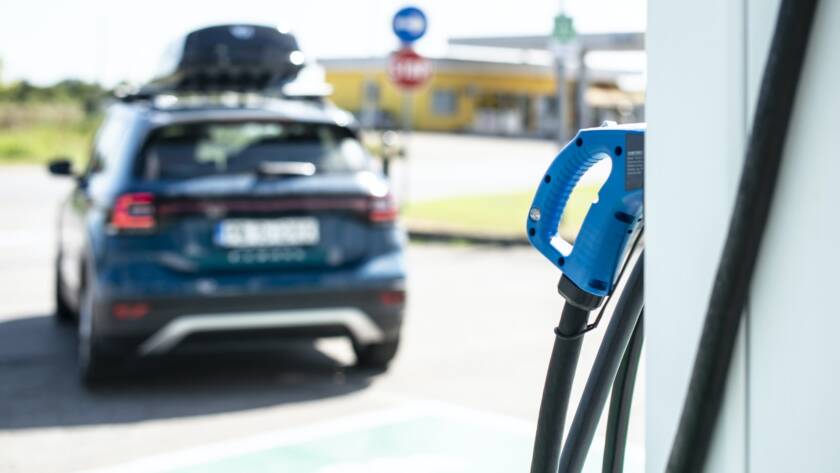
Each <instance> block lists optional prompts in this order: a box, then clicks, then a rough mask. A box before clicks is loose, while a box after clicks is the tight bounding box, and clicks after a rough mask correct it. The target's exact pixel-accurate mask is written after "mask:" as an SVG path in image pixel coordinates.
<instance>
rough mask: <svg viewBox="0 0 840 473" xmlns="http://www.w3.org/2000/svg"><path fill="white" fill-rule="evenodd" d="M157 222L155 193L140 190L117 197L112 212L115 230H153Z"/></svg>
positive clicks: (112, 223) (112, 224) (112, 225)
mask: <svg viewBox="0 0 840 473" xmlns="http://www.w3.org/2000/svg"><path fill="white" fill-rule="evenodd" d="M155 224H156V222H155V197H154V195H152V194H149V193H147V192H138V193H132V194H123V195H121V196H119V197H117V201H116V203H114V211H113V213H112V214H111V227H112V228H113V229H114V230H152V229H154V228H155Z"/></svg>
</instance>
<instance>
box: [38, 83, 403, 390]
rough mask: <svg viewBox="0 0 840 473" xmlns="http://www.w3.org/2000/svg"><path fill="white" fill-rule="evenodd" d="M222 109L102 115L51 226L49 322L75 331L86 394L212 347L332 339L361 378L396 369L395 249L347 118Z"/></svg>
mask: <svg viewBox="0 0 840 473" xmlns="http://www.w3.org/2000/svg"><path fill="white" fill-rule="evenodd" d="M163 99H168V100H163ZM164 102H167V103H165V104H164ZM225 103H226V101H225V100H215V101H212V100H209V99H200V100H199V99H197V100H192V101H191V100H186V99H184V100H178V99H175V98H174V97H171V96H170V97H157V98H151V99H148V100H135V101H126V102H119V103H116V104H114V105H112V106H111V107H110V109H109V110H108V112H107V116H106V118H105V120H104V122H103V124H102V126H101V128H100V129H99V131H98V133H97V136H96V138H95V142H94V146H93V153H92V157H91V160H90V162H89V164H88V166H87V169H86V170H85V171H84V172H82V173H81V174H80V175H78V176H77V177H76V180H77V185H76V186H75V188H74V190H73V191H72V193H71V195H70V196H69V198H68V199H67V200H66V202H64V204H63V205H62V207H61V211H60V218H59V241H58V251H57V257H56V281H55V282H56V284H55V297H56V314H57V317H59V318H60V319H62V320H73V319H78V331H79V366H80V370H81V375H82V378H83V379H84V380H86V381H91V380H94V379H96V378H98V377H99V376H100V375H102V374H103V373H108V372H111V370H113V369H115V368H119V367H120V366H122V362H124V361H125V360H126V358H127V357H130V356H134V355H139V356H145V355H158V354H164V353H167V352H169V351H170V350H172V349H174V348H177V347H181V346H182V345H186V344H189V343H190V342H197V341H206V340H207V339H210V338H215V339H218V338H222V339H225V340H228V339H233V338H237V339H239V338H240V337H249V336H259V337H261V338H264V337H266V336H267V335H268V336H273V335H276V336H278V337H279V336H304V337H324V336H341V335H343V336H348V337H350V339H351V340H352V342H353V346H354V348H355V352H356V355H357V359H358V362H359V364H361V365H367V366H375V367H378V368H384V367H386V366H387V364H388V363H389V362H390V361H391V359H392V358H393V357H394V355H395V353H396V350H397V345H398V341H399V334H400V326H401V323H402V318H403V310H404V306H405V266H404V259H403V249H404V245H405V241H406V237H405V234H404V232H403V231H402V230H401V228H400V227H399V226H398V225H397V208H396V205H395V202H394V200H393V199H392V197H391V194H390V192H389V186H388V184H387V181H386V180H385V179H384V178H383V176H382V175H381V174H379V173H378V172H376V171H374V170H373V169H372V168H371V162H370V158H369V156H368V154H367V153H366V152H365V150H364V149H363V147H362V146H361V144H360V142H359V139H358V137H357V135H356V132H355V128H354V126H353V122H352V117H351V116H350V115H349V114H347V113H345V112H343V111H341V110H339V109H337V108H335V107H334V106H332V105H330V104H328V103H324V102H319V101H310V100H302V99H298V100H288V99H280V98H265V97H253V96H250V97H245V98H240V99H239V100H237V101H236V102H235V104H233V105H225ZM50 171H51V172H52V173H53V174H57V175H73V174H74V173H73V171H72V169H71V166H70V164H69V162H67V161H54V162H52V163H51V164H50Z"/></svg>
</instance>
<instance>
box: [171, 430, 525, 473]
mask: <svg viewBox="0 0 840 473" xmlns="http://www.w3.org/2000/svg"><path fill="white" fill-rule="evenodd" d="M530 455H531V438H530V436H529V435H524V434H523V433H521V432H511V431H510V430H509V429H505V428H502V427H500V426H488V425H483V424H482V425H479V424H478V423H473V422H469V421H464V420H459V419H447V418H442V417H436V416H429V417H423V418H418V419H412V420H406V421H401V422H395V423H392V424H386V425H381V426H377V427H371V428H364V429H361V430H359V431H356V432H351V433H341V434H336V435H326V436H323V437H321V438H318V439H315V440H308V441H304V442H301V443H294V444H288V445H284V446H280V447H276V448H269V449H266V450H261V451H257V452H252V453H246V454H241V455H235V456H231V457H228V458H225V459H222V460H217V461H211V462H207V463H203V464H198V465H195V466H191V467H187V468H180V469H174V470H169V471H168V472H167V473H240V472H248V473H261V472H294V473H310V472H311V473H362V472H364V473H394V472H404V473H414V472H418V473H419V472H424V473H427V472H434V473H461V472H477V471H480V472H483V473H496V472H498V473H503V472H504V473H510V472H513V471H526V470H527V465H528V463H529V460H530Z"/></svg>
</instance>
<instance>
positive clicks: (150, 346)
mask: <svg viewBox="0 0 840 473" xmlns="http://www.w3.org/2000/svg"><path fill="white" fill-rule="evenodd" d="M403 290H404V289H403V285H402V283H401V282H398V283H395V284H392V285H389V286H385V287H379V288H369V289H364V290H353V291H323V290H321V291H317V290H312V291H304V292H301V291H296V292H294V293H292V292H287V293H277V294H270V295H238V296H217V297H211V296H204V297H180V298H163V299H149V298H145V299H142V301H141V300H140V299H134V300H126V299H119V300H114V299H111V298H108V297H103V298H101V299H100V300H98V301H97V303H96V307H95V308H94V317H95V322H94V332H95V334H96V337H97V339H98V340H99V345H100V347H102V348H104V349H105V350H107V351H111V352H124V353H129V352H136V353H138V354H141V355H153V354H162V353H166V352H168V351H170V350H172V349H173V348H176V347H177V346H179V345H180V344H181V343H182V342H185V341H186V340H188V339H192V338H194V337H193V336H195V335H208V334H212V335H215V338H216V339H217V340H218V339H220V338H221V339H224V338H226V336H227V335H229V338H232V339H241V338H247V337H248V336H254V337H258V336H264V335H272V336H275V337H281V336H295V337H300V336H303V337H307V338H318V337H324V336H336V335H346V336H349V337H351V338H352V339H353V340H354V341H355V342H357V343H361V344H368V343H379V342H383V341H387V340H392V339H394V338H396V337H397V336H398V335H399V331H400V327H401V325H402V320H403V312H404V302H402V301H401V302H399V303H387V304H386V303H383V301H382V295H383V294H389V295H391V294H399V293H400V292H401V291H403ZM125 303H128V304H145V306H146V307H147V308H148V312H147V313H146V314H145V315H143V316H142V317H139V318H134V319H131V320H120V319H117V318H116V317H115V316H114V314H113V308H114V306H115V305H116V304H125Z"/></svg>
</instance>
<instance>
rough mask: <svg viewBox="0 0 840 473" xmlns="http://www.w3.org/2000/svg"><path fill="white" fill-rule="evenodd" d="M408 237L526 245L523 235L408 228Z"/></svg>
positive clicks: (443, 240)
mask: <svg viewBox="0 0 840 473" xmlns="http://www.w3.org/2000/svg"><path fill="white" fill-rule="evenodd" d="M408 238H409V239H410V240H412V241H431V242H442V243H471V244H476V245H493V246H528V245H530V243H529V242H528V240H527V239H526V238H525V237H524V236H523V237H514V236H502V235H486V234H478V233H471V232H462V231H448V230H421V229H411V228H409V229H408Z"/></svg>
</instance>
